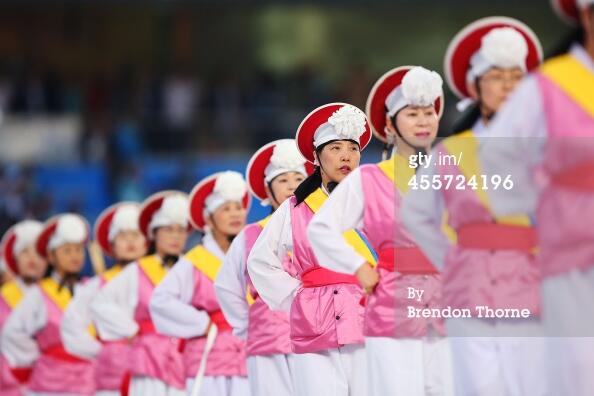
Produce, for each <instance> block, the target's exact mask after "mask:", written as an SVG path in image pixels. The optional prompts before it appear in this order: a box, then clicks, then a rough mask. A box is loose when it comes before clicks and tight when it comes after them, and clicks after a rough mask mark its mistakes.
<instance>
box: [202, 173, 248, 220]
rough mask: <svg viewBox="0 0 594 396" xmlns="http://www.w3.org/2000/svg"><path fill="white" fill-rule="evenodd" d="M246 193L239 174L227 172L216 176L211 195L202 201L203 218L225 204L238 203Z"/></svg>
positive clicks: (243, 181) (245, 187) (243, 182)
mask: <svg viewBox="0 0 594 396" xmlns="http://www.w3.org/2000/svg"><path fill="white" fill-rule="evenodd" d="M246 192H247V186H246V184H245V180H243V177H242V176H241V174H240V173H237V172H233V171H227V172H223V173H221V174H220V175H219V176H217V180H216V182H215V186H214V189H213V190H212V193H210V195H209V196H208V197H207V198H206V200H205V201H204V213H203V216H204V217H208V215H210V214H212V213H214V211H215V210H217V209H218V208H219V207H220V206H221V205H223V204H225V203H226V202H240V203H241V201H242V199H243V197H244V196H245V194H246Z"/></svg>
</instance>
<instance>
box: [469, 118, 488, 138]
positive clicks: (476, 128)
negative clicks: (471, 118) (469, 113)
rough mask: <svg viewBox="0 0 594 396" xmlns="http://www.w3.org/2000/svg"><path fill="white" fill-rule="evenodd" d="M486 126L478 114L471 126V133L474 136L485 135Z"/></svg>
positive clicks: (486, 131)
mask: <svg viewBox="0 0 594 396" xmlns="http://www.w3.org/2000/svg"><path fill="white" fill-rule="evenodd" d="M488 131H489V130H488V128H487V126H486V125H485V123H484V122H483V119H482V118H481V117H480V116H479V119H478V120H476V122H475V123H474V125H473V126H472V133H473V134H474V136H485V135H486V134H487V133H488Z"/></svg>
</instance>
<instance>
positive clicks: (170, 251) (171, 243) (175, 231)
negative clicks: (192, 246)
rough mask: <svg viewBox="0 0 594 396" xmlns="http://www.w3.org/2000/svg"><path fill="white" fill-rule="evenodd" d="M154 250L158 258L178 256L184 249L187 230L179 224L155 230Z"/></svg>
mask: <svg viewBox="0 0 594 396" xmlns="http://www.w3.org/2000/svg"><path fill="white" fill-rule="evenodd" d="M154 235H155V250H156V251H157V254H159V255H160V256H179V255H180V254H182V252H183V251H184V248H185V247H186V241H187V240H188V229H187V228H186V227H183V226H181V225H179V224H174V225H169V226H164V227H159V228H157V229H156V230H155V234H154Z"/></svg>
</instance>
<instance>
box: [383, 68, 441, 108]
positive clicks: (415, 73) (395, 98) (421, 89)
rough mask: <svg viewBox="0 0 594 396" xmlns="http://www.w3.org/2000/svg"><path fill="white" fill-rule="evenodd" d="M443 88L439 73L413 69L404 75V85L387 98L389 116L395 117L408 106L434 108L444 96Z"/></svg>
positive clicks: (395, 89)
mask: <svg viewBox="0 0 594 396" xmlns="http://www.w3.org/2000/svg"><path fill="white" fill-rule="evenodd" d="M442 86H443V80H442V79H441V76H440V75H439V74H438V73H436V72H434V71H429V70H427V69H425V68H424V67H420V66H416V67H413V68H412V69H410V70H409V71H408V72H407V73H406V74H405V75H404V78H403V79H402V83H401V84H400V85H399V86H398V87H396V88H394V89H393V90H392V92H390V94H389V95H388V96H387V98H386V103H385V105H386V108H387V109H388V116H389V117H393V116H394V114H396V113H398V112H399V111H400V110H402V109H403V108H405V107H406V106H418V107H427V106H432V105H433V104H434V103H435V101H436V100H437V98H439V97H440V96H441V95H443V88H442Z"/></svg>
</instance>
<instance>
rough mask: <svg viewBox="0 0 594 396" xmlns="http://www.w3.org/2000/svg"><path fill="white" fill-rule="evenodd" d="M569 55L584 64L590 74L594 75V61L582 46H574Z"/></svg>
mask: <svg viewBox="0 0 594 396" xmlns="http://www.w3.org/2000/svg"><path fill="white" fill-rule="evenodd" d="M569 53H570V54H571V55H572V56H573V57H575V58H576V59H577V60H578V61H580V63H582V64H583V65H584V66H585V67H586V68H587V69H588V70H590V72H592V73H594V59H592V57H591V56H590V54H589V53H588V52H586V49H585V48H584V47H583V46H582V45H580V44H573V45H572V46H571V49H570V50H569Z"/></svg>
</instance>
